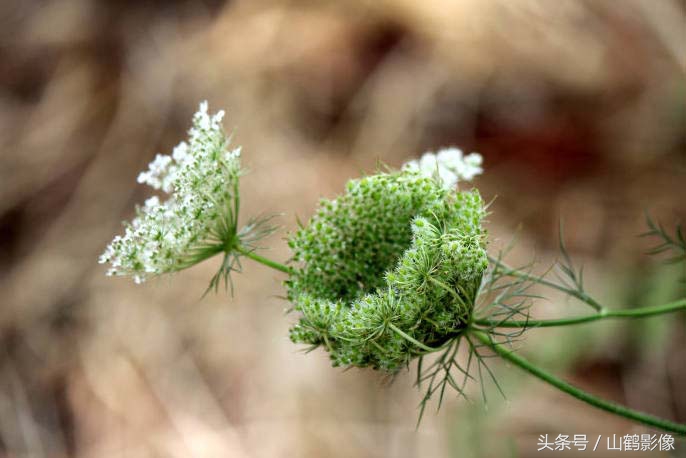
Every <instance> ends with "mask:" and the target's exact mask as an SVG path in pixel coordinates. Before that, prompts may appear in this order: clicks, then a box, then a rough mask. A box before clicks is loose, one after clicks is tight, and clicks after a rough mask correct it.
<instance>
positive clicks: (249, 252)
mask: <svg viewBox="0 0 686 458" xmlns="http://www.w3.org/2000/svg"><path fill="white" fill-rule="evenodd" d="M234 250H236V251H237V252H239V253H240V254H242V255H243V256H245V257H247V258H250V259H252V260H253V261H257V262H259V263H260V264H264V265H265V266H267V267H271V268H272V269H276V270H279V271H281V272H284V273H287V274H288V275H292V274H293V273H294V272H295V270H294V269H293V268H291V267H288V266H287V265H285V264H281V263H280V262H276V261H272V260H271V259H268V258H265V257H264V256H260V255H259V254H257V253H255V251H254V250H249V249H247V248H245V247H242V246H240V245H238V246H236V247H234Z"/></svg>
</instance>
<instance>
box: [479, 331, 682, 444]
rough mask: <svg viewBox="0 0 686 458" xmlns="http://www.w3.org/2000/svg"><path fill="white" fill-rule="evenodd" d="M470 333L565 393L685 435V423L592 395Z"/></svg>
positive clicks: (616, 412)
mask: <svg viewBox="0 0 686 458" xmlns="http://www.w3.org/2000/svg"><path fill="white" fill-rule="evenodd" d="M471 335H473V336H474V337H476V338H477V339H478V340H479V341H480V342H481V343H482V344H484V345H485V346H487V347H489V348H490V349H491V350H493V351H494V352H495V353H496V354H498V355H499V356H501V357H502V358H504V359H505V360H507V361H509V362H511V363H512V364H514V365H516V366H519V367H520V368H521V369H523V370H524V371H526V372H528V373H529V374H531V375H533V376H535V377H538V378H539V379H541V380H543V381H544V382H546V383H548V384H550V385H552V386H554V387H555V388H557V389H559V390H560V391H562V392H564V393H567V394H569V395H571V396H573V397H575V398H577V399H579V400H581V401H584V402H585V403H587V404H590V405H592V406H594V407H597V408H599V409H602V410H605V411H607V412H610V413H613V414H615V415H619V416H621V417H624V418H628V419H630V420H634V421H637V422H639V423H642V424H644V425H648V426H652V427H654V428H657V429H661V430H663V431H669V432H673V433H677V434H679V435H686V424H681V423H676V422H673V421H670V420H665V419H663V418H659V417H655V416H653V415H650V414H647V413H644V412H639V411H637V410H633V409H630V408H628V407H625V406H623V405H620V404H616V403H614V402H611V401H608V400H605V399H603V398H599V397H597V396H594V395H592V394H590V393H588V392H586V391H584V390H582V389H580V388H577V387H575V386H574V385H571V384H570V383H567V382H565V381H564V380H561V379H559V378H557V377H555V376H554V375H552V374H551V373H549V372H547V371H545V370H543V369H541V368H540V367H538V366H536V365H534V364H532V363H530V362H529V361H527V360H526V359H524V358H522V357H521V356H519V355H518V354H516V353H514V352H513V351H512V350H509V349H507V348H505V347H503V346H502V345H500V344H497V343H495V342H493V341H492V340H491V338H490V337H489V336H488V335H487V334H486V333H485V332H483V331H478V330H472V332H471Z"/></svg>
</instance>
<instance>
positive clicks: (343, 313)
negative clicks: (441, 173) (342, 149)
mask: <svg viewBox="0 0 686 458" xmlns="http://www.w3.org/2000/svg"><path fill="white" fill-rule="evenodd" d="M484 215H485V210H484V205H483V202H482V199H481V197H480V195H479V193H478V192H476V191H467V192H458V191H455V190H454V188H453V189H447V188H446V187H444V186H443V185H442V183H441V182H440V181H437V180H435V179H432V178H428V177H425V176H422V175H421V174H419V173H418V172H415V171H403V172H397V173H379V174H376V175H372V176H368V177H364V178H362V179H359V180H352V181H350V182H349V183H348V185H347V188H346V193H345V194H343V195H342V196H339V197H338V198H336V199H334V200H323V201H322V202H321V203H320V207H319V209H318V211H317V212H316V214H315V215H314V216H313V217H312V219H311V221H310V222H309V223H308V224H307V225H306V226H304V227H302V228H301V229H300V230H298V231H297V232H296V233H295V234H293V235H292V236H291V238H290V240H289V243H290V246H291V248H292V250H293V253H294V257H293V259H294V261H295V263H296V266H297V267H296V268H295V270H294V272H293V274H292V275H291V276H290V278H289V280H288V281H287V282H286V284H287V287H288V297H289V299H290V301H291V302H292V303H293V304H294V307H293V308H294V310H295V311H297V312H300V320H299V322H298V323H297V324H295V325H294V326H293V327H292V329H291V333H290V336H291V339H292V340H293V341H294V342H296V343H303V344H308V345H310V346H311V347H313V348H314V347H318V346H323V347H324V348H325V349H326V350H327V351H328V352H329V353H330V356H331V360H332V362H333V364H334V365H335V366H358V367H367V366H370V367H373V368H375V369H382V370H385V371H396V370H398V369H399V368H402V367H404V366H406V365H407V364H408V363H409V361H410V360H411V359H413V358H414V357H416V356H419V355H421V354H424V353H426V352H427V351H432V350H434V349H435V348H436V347H440V346H441V345H443V344H444V343H446V342H447V341H448V340H450V339H451V338H453V337H455V336H456V335H459V333H460V332H461V331H462V330H463V329H465V327H466V326H467V323H468V322H469V319H470V316H471V313H472V310H473V307H474V301H475V298H476V294H477V292H478V288H479V285H480V283H481V277H482V275H483V272H484V270H485V269H486V267H487V266H488V258H487V256H486V251H485V247H484V234H483V230H482V228H481V221H482V219H483V217H484Z"/></svg>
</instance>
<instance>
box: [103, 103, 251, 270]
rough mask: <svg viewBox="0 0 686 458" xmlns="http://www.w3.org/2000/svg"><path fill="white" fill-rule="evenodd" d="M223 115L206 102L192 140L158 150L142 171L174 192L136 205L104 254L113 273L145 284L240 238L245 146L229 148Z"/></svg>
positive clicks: (140, 177)
mask: <svg viewBox="0 0 686 458" xmlns="http://www.w3.org/2000/svg"><path fill="white" fill-rule="evenodd" d="M223 117H224V112H223V111H220V112H219V113H217V114H215V115H214V116H210V115H209V114H208V113H207V102H203V103H201V104H200V108H199V110H198V112H197V113H195V115H194V116H193V126H192V127H191V129H190V130H189V140H188V142H181V143H179V145H177V146H176V147H175V148H174V150H173V152H172V154H171V155H170V156H169V155H162V154H158V155H157V156H155V159H154V160H153V161H152V162H151V163H150V164H149V166H148V170H146V171H143V172H141V173H140V175H138V182H139V183H145V184H147V185H149V186H151V187H152V188H153V189H156V190H161V191H163V192H164V193H167V194H169V196H168V198H167V199H166V200H164V201H162V200H161V199H160V197H158V196H152V197H150V198H149V199H147V200H146V201H145V204H144V205H143V206H141V207H138V208H137V209H136V217H135V218H134V219H133V220H132V221H131V222H130V223H127V224H126V227H125V230H124V234H123V235H121V236H116V237H115V238H114V239H113V240H112V242H111V243H110V245H109V246H108V247H107V248H106V249H105V252H104V253H103V254H102V255H101V256H100V258H99V262H100V263H109V264H110V266H111V268H110V269H109V270H108V271H107V275H131V276H133V279H134V281H135V282H136V283H141V282H143V281H145V280H146V278H148V277H149V276H151V275H159V274H162V273H166V272H173V271H177V270H180V269H183V268H185V267H188V266H190V265H193V264H195V263H197V262H199V261H201V260H202V259H204V258H206V257H209V256H211V255H213V254H215V253H217V252H221V251H223V249H224V246H225V243H226V241H227V240H228V239H231V238H232V237H234V236H235V233H233V232H232V231H235V230H236V227H235V226H236V216H237V215H236V214H235V213H236V211H235V208H234V205H236V202H235V200H234V196H235V193H236V192H237V187H238V180H239V177H240V175H241V173H242V171H241V166H240V162H239V157H240V148H236V149H233V150H231V151H228V150H227V146H228V143H229V141H228V139H227V137H226V135H225V134H224V130H223V128H222V126H221V120H222V118H223Z"/></svg>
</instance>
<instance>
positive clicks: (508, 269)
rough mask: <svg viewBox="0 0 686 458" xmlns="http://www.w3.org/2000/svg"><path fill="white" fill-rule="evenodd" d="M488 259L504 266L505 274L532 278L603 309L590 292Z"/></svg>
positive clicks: (490, 257)
mask: <svg viewBox="0 0 686 458" xmlns="http://www.w3.org/2000/svg"><path fill="white" fill-rule="evenodd" d="M488 259H489V260H490V261H491V262H493V263H494V264H496V265H498V266H499V267H500V268H502V269H503V273H504V274H505V275H510V276H512V277H517V278H521V279H523V280H530V281H533V282H535V283H538V284H540V285H544V286H547V287H549V288H553V289H556V290H558V291H562V292H563V293H565V294H569V295H570V296H573V297H576V298H577V299H579V300H580V301H581V302H584V303H586V304H588V305H590V306H591V307H593V308H594V309H596V310H598V311H600V310H603V306H602V305H600V304H599V303H598V302H597V301H596V300H595V299H593V298H592V297H591V296H589V295H588V294H586V293H585V292H583V291H579V290H576V289H572V288H567V287H566V286H563V285H560V284H557V283H555V282H552V281H550V280H546V279H545V278H543V277H539V276H538V275H532V274H530V273H528V272H524V271H522V270H519V269H515V268H513V267H510V266H508V265H507V264H505V263H504V262H502V261H501V260H499V259H497V258H494V257H492V256H489V257H488Z"/></svg>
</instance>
